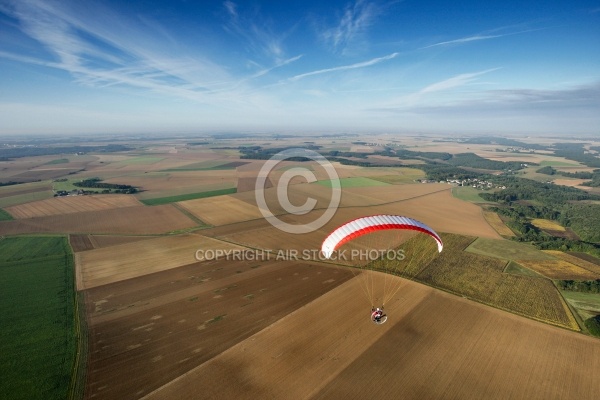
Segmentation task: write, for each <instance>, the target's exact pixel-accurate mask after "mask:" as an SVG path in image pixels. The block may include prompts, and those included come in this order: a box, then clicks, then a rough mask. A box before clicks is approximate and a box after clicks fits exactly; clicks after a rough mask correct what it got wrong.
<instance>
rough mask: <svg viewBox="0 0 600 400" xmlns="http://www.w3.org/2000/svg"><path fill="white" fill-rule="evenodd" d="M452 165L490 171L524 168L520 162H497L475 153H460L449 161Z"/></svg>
mask: <svg viewBox="0 0 600 400" xmlns="http://www.w3.org/2000/svg"><path fill="white" fill-rule="evenodd" d="M448 162H449V163H450V164H452V165H454V166H457V167H468V168H478V169H490V170H500V171H503V170H513V171H516V170H519V169H522V168H524V166H523V163H521V162H520V161H496V160H488V159H487V158H483V157H480V156H478V155H477V154H475V153H460V154H455V155H454V156H453V157H452V158H451V159H450V160H449V161H448Z"/></svg>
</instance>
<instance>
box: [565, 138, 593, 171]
mask: <svg viewBox="0 0 600 400" xmlns="http://www.w3.org/2000/svg"><path fill="white" fill-rule="evenodd" d="M554 155H555V156H557V157H564V158H566V159H569V160H573V161H577V162H580V163H582V164H584V165H587V166H588V167H592V168H600V158H598V157H596V156H595V155H593V154H591V153H586V152H585V149H584V148H583V144H582V143H555V144H554Z"/></svg>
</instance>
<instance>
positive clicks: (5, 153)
mask: <svg viewBox="0 0 600 400" xmlns="http://www.w3.org/2000/svg"><path fill="white" fill-rule="evenodd" d="M129 150H133V148H131V147H128V146H125V145H122V144H108V145H104V146H55V147H54V146H44V147H37V146H36V147H34V146H24V147H9V148H0V158H1V159H4V161H8V160H10V159H13V158H21V157H34V156H47V155H54V154H65V153H73V154H75V153H91V152H94V153H115V152H119V151H129Z"/></svg>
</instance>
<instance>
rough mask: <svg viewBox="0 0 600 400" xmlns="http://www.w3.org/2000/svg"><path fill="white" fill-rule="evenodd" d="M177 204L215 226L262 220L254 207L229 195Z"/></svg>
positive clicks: (258, 211)
mask: <svg viewBox="0 0 600 400" xmlns="http://www.w3.org/2000/svg"><path fill="white" fill-rule="evenodd" d="M177 204H178V205H180V206H181V207H183V208H185V209H186V210H187V211H189V212H190V213H192V214H193V215H194V216H196V217H198V218H200V219H201V220H202V221H204V222H206V223H208V224H211V225H215V226H219V225H227V224H232V223H236V222H240V221H248V220H252V219H256V218H262V214H261V213H260V210H259V209H258V207H256V205H252V204H249V203H247V202H244V201H242V200H239V199H238V198H237V196H231V195H228V196H215V197H207V198H204V199H196V200H187V201H182V202H179V203H177Z"/></svg>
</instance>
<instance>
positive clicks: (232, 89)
mask: <svg viewBox="0 0 600 400" xmlns="http://www.w3.org/2000/svg"><path fill="white" fill-rule="evenodd" d="M90 4H93V6H89V4H88V6H86V7H83V6H80V4H79V3H78V2H68V1H53V0H44V1H42V0H29V1H9V2H4V3H3V5H2V11H3V12H4V13H5V14H7V15H9V16H10V17H12V18H14V19H15V20H16V21H17V22H18V24H17V25H16V27H17V29H20V30H21V31H22V33H24V34H25V35H26V36H28V37H29V38H31V39H34V40H35V41H36V42H38V43H39V44H40V45H41V46H42V47H43V48H44V50H45V51H38V52H35V53H31V54H29V55H25V54H20V53H19V52H11V51H10V50H7V51H2V53H0V57H3V58H8V59H12V60H15V61H19V62H25V63H29V64H34V65H40V66H46V67H50V68H55V69H60V70H63V71H66V72H68V73H70V74H71V75H72V76H73V78H74V80H75V81H76V82H78V83H80V84H82V85H86V86H92V87H106V86H122V87H128V88H136V89H143V90H148V91H151V92H154V93H157V94H162V95H168V96H171V97H175V98H180V99H187V100H194V101H199V102H205V103H210V104H218V103H221V104H229V103H236V104H240V102H243V101H244V99H245V98H247V97H248V96H254V97H255V98H256V103H259V102H260V101H259V99H258V97H260V96H261V95H260V94H257V93H256V92H252V91H251V90H250V88H248V87H246V86H245V85H244V82H245V81H247V80H248V79H246V80H244V79H241V80H240V79H239V78H236V77H234V76H232V75H231V73H230V72H229V71H228V68H226V67H225V66H222V65H219V64H217V63H215V62H212V61H211V60H209V59H207V58H205V57H202V56H201V55H192V54H189V53H188V54H187V55H181V52H179V51H178V50H179V49H174V48H173V46H178V45H179V44H178V43H175V44H174V43H173V39H172V38H170V37H168V31H166V30H165V29H163V28H162V26H161V25H160V24H159V23H158V22H156V21H152V20H148V19H147V18H142V17H140V18H138V19H131V18H127V19H125V18H123V17H122V16H120V15H117V14H114V13H113V12H112V11H111V10H109V9H106V8H103V6H102V5H101V4H96V3H90ZM97 15H102V16H103V18H102V21H99V20H98V18H97ZM295 59H297V58H292V59H284V60H281V61H280V62H278V63H276V64H275V66H274V67H271V68H266V69H263V70H262V71H261V72H260V73H259V75H264V74H266V73H268V72H269V71H270V70H272V69H274V68H277V67H279V66H282V65H285V64H287V63H290V62H292V61H294V60H295Z"/></svg>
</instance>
